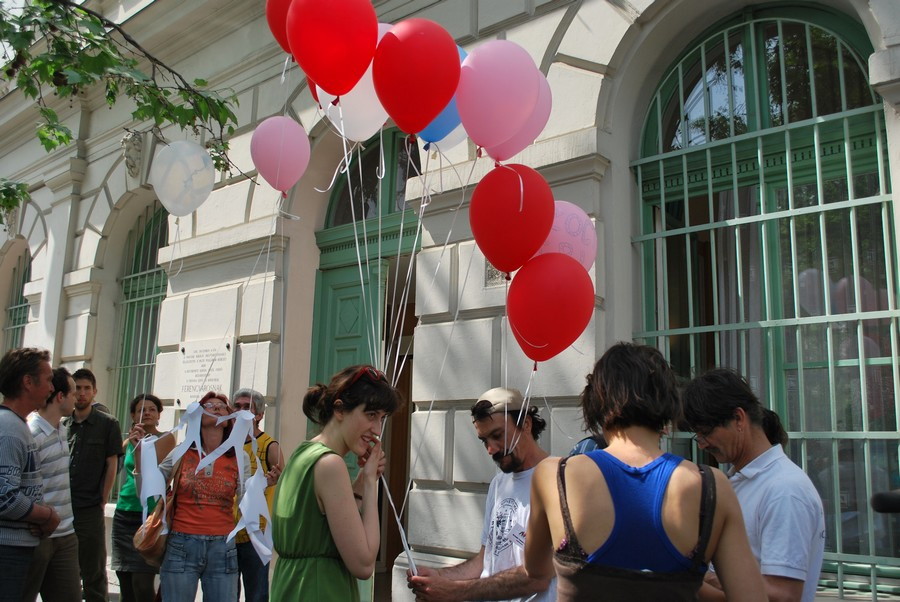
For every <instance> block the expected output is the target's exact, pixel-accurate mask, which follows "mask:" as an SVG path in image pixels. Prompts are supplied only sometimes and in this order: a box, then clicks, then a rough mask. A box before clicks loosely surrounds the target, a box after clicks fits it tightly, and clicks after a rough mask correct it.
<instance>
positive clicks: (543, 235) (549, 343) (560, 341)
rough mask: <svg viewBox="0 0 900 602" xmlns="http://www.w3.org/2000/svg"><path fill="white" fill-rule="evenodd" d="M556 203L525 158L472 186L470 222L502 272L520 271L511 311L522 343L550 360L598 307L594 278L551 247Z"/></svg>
mask: <svg viewBox="0 0 900 602" xmlns="http://www.w3.org/2000/svg"><path fill="white" fill-rule="evenodd" d="M555 209H556V204H555V202H554V201H553V192H552V191H551V189H550V185H549V184H547V181H546V180H544V178H543V176H541V175H540V174H539V173H538V172H536V171H535V170H533V169H531V168H530V167H526V166H525V165H517V164H510V165H498V166H497V167H495V168H494V169H493V170H492V171H491V172H490V173H488V174H487V175H486V176H485V177H484V178H483V179H482V180H481V182H479V183H478V186H476V187H475V191H474V192H473V193H472V199H471V201H470V202H469V224H470V225H471V227H472V234H473V236H474V237H475V242H476V243H477V244H478V248H479V249H481V252H482V253H484V256H485V258H487V260H488V261H489V262H491V264H492V265H493V266H494V267H495V268H497V269H498V270H500V271H502V272H506V273H507V274H509V273H511V272H514V271H516V270H518V272H516V275H515V277H514V278H513V279H512V284H511V285H510V287H509V298H508V300H507V314H508V316H509V323H510V326H511V329H512V332H513V335H514V336H515V338H516V341H517V342H518V343H519V346H520V347H521V348H522V351H524V352H525V355H527V356H528V357H529V358H531V359H533V360H534V361H536V362H540V361H544V360H548V359H550V358H551V357H553V356H555V355H556V354H558V353H559V352H560V351H562V350H564V349H565V348H566V347H568V346H569V345H571V344H572V343H573V342H574V341H575V339H577V338H578V337H579V335H581V333H582V332H584V329H585V327H587V325H588V322H590V319H591V316H592V315H593V311H594V285H593V282H591V277H590V276H589V275H588V273H587V270H586V269H585V267H584V265H582V264H581V263H579V261H578V260H577V259H575V258H573V257H571V256H570V255H567V254H565V253H559V252H549V253H544V252H542V251H541V247H542V246H543V245H544V242H545V241H546V240H547V237H548V235H549V234H550V231H551V228H552V227H553V224H554V214H555V213H556V211H555Z"/></svg>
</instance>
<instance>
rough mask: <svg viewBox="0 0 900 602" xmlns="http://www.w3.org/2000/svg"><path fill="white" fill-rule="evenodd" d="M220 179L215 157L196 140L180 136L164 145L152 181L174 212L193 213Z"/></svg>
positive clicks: (174, 213) (162, 199)
mask: <svg viewBox="0 0 900 602" xmlns="http://www.w3.org/2000/svg"><path fill="white" fill-rule="evenodd" d="M215 180H216V170H215V168H214V167H213V162H212V157H210V156H209V153H208V152H207V150H206V149H205V148H203V147H202V146H200V145H199V144H197V143H196V142H188V141H187V140H178V141H176V142H173V143H171V144H169V145H168V146H165V147H163V149H162V150H160V151H159V153H158V154H157V155H156V158H155V159H154V160H153V167H152V168H151V169H150V184H152V185H153V189H154V190H155V191H156V196H157V197H158V198H159V202H160V203H162V204H163V207H165V208H166V211H168V212H169V213H170V214H172V215H174V216H177V217H182V216H185V215H189V214H191V213H192V212H193V211H194V210H195V209H197V207H199V206H200V205H202V204H203V202H204V201H205V200H206V199H207V198H209V195H210V193H211V192H212V189H213V184H214V183H215Z"/></svg>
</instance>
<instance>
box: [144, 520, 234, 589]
mask: <svg viewBox="0 0 900 602" xmlns="http://www.w3.org/2000/svg"><path fill="white" fill-rule="evenodd" d="M159 583H160V592H161V593H162V599H163V600H165V601H166V602H193V601H194V598H195V597H196V596H197V584H198V583H200V584H202V586H203V602H225V601H230V600H236V599H237V595H238V561H237V549H235V546H234V539H232V540H231V541H229V542H226V541H225V536H224V535H188V534H186V533H179V532H178V531H173V532H171V533H169V539H168V541H167V542H166V555H165V557H164V558H163V563H162V567H160V570H159Z"/></svg>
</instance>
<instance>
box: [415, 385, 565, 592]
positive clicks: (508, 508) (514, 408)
mask: <svg viewBox="0 0 900 602" xmlns="http://www.w3.org/2000/svg"><path fill="white" fill-rule="evenodd" d="M472 422H473V424H474V425H475V431H476V433H477V434H478V438H479V439H480V440H481V442H482V443H483V444H484V447H485V450H486V451H487V453H488V454H489V455H490V456H491V458H492V459H493V460H494V462H496V463H497V466H498V467H499V468H500V470H501V471H502V472H500V474H498V475H497V476H496V477H494V478H493V480H491V484H490V488H489V489H488V496H487V502H486V504H485V516H484V527H483V529H482V532H481V549H480V550H479V552H478V554H476V555H475V556H474V557H473V558H470V559H469V560H466V561H465V562H463V563H461V564H458V565H456V566H452V567H447V568H443V569H433V568H428V567H423V566H419V567H418V572H419V574H418V576H413V575H412V573H408V574H407V581H408V583H409V588H410V589H412V590H413V591H414V592H415V594H416V600H423V601H428V602H445V601H453V600H510V601H517V602H553V601H555V600H556V580H555V579H554V580H553V581H547V580H545V579H532V578H530V577H529V576H528V575H527V574H525V569H524V567H523V566H522V564H523V557H524V552H525V527H526V525H528V515H529V513H530V510H531V476H532V474H533V473H534V468H535V466H537V465H538V463H539V462H540V461H541V460H543V459H544V458H546V457H547V452H545V451H544V450H543V449H541V448H540V446H539V445H538V444H537V439H538V437H539V436H540V434H541V432H542V431H543V430H544V428H545V427H546V425H547V423H546V422H545V421H544V420H543V419H542V418H541V417H540V416H539V415H538V413H537V407H536V406H531V407H527V406H525V405H524V400H523V399H522V394H521V393H519V392H518V391H516V390H515V389H505V388H502V387H498V388H496V389H491V390H490V391H487V392H486V393H484V394H483V395H482V396H481V397H479V398H478V401H477V402H475V405H474V406H472Z"/></svg>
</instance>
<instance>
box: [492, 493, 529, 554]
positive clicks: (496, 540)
mask: <svg viewBox="0 0 900 602" xmlns="http://www.w3.org/2000/svg"><path fill="white" fill-rule="evenodd" d="M522 509H523V506H522V505H521V504H519V501H518V500H517V499H515V498H512V497H508V498H505V499H503V501H501V502H500V503H498V504H497V505H496V506H494V510H495V512H494V519H493V522H492V524H491V530H490V533H488V547H489V548H490V549H493V551H494V556H500V555H501V554H503V553H504V552H505V551H506V550H508V549H509V547H510V546H512V545H516V546H518V547H520V548H524V547H525V525H524V524H523V523H524V521H523V520H522V516H521V512H520V511H521V510H522Z"/></svg>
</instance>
